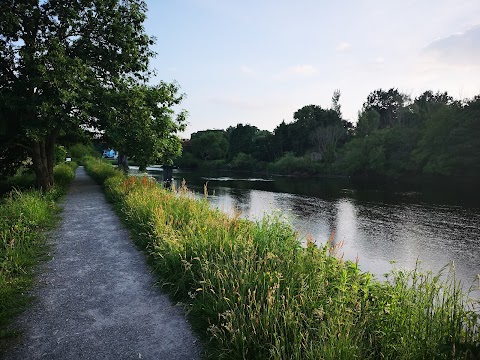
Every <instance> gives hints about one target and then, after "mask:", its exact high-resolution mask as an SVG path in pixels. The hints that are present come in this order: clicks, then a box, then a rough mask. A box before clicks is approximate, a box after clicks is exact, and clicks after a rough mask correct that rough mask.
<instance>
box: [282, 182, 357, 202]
mask: <svg viewBox="0 0 480 360" xmlns="http://www.w3.org/2000/svg"><path fill="white" fill-rule="evenodd" d="M274 185H275V190H276V191H277V192H284V193H289V194H299V195H308V196H315V197H319V198H322V199H330V198H336V197H338V196H340V194H341V192H342V189H343V188H345V187H347V185H348V180H345V179H327V178H293V177H275V183H274Z"/></svg>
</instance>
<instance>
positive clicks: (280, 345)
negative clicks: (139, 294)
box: [87, 161, 480, 359]
mask: <svg viewBox="0 0 480 360" xmlns="http://www.w3.org/2000/svg"><path fill="white" fill-rule="evenodd" d="M100 168H101V167H100V166H99V165H98V164H96V163H94V162H93V161H89V162H88V163H87V169H88V170H89V171H90V172H91V173H92V174H95V169H100ZM108 171H110V170H108ZM94 176H96V177H97V178H105V179H106V181H105V183H104V188H105V191H106V193H107V195H108V197H109V198H110V199H111V200H112V201H113V202H114V203H115V204H116V208H117V210H119V211H120V212H121V214H122V217H124V218H125V219H126V222H127V224H128V226H129V228H130V229H131V230H132V234H133V235H134V238H135V240H136V242H137V243H138V244H139V245H141V246H142V247H143V248H144V249H146V251H147V253H148V255H149V259H150V262H151V264H152V266H153V268H154V270H155V272H156V273H157V274H158V276H159V281H160V282H161V284H162V285H163V286H164V287H165V288H166V289H168V291H169V292H170V293H171V294H172V296H173V297H174V298H175V299H177V300H179V301H181V302H183V303H185V304H186V306H187V308H188V311H189V315H190V319H191V322H192V324H193V325H194V327H195V328H196V329H197V330H198V331H199V334H201V335H202V336H203V337H204V339H205V341H206V344H207V348H208V355H209V356H210V357H211V358H220V359H266V358H271V359H355V358H358V359H379V358H384V359H433V358H435V359H476V358H478V356H479V354H480V352H479V350H480V335H479V324H480V319H479V317H478V308H477V312H476V311H475V308H474V306H476V305H478V300H477V301H474V300H472V299H470V298H469V294H464V293H463V292H462V291H461V287H460V285H459V284H458V282H457V280H456V279H455V276H454V271H453V270H452V269H449V268H446V269H445V270H444V271H443V272H441V273H440V274H435V275H433V274H431V273H429V272H424V271H422V270H420V269H419V268H417V269H415V270H413V271H405V270H395V271H392V272H391V273H390V274H389V275H388V277H387V279H386V281H383V282H380V281H378V280H376V279H375V278H374V277H373V276H372V275H371V274H369V273H365V272H362V271H361V270H360V269H359V267H358V266H357V264H356V263H353V262H350V261H344V260H343V259H341V258H339V257H338V256H337V252H338V251H336V250H337V249H336V247H335V246H333V245H332V243H331V242H329V243H327V244H325V245H324V246H323V247H316V246H315V245H314V242H313V241H312V239H310V240H309V241H308V239H307V246H306V247H302V246H301V245H300V241H299V239H298V237H297V234H296V233H295V232H294V231H293V230H292V228H291V227H290V226H288V225H287V224H286V223H284V222H283V221H282V220H281V219H280V218H279V217H278V216H270V217H268V216H267V217H265V218H264V219H262V220H259V221H256V222H254V221H249V220H243V219H240V218H239V216H238V214H237V215H236V216H228V215H226V214H224V213H222V212H220V211H218V210H212V209H211V208H210V206H209V204H208V202H207V201H206V200H195V199H194V198H193V196H192V194H190V193H189V191H188V190H187V189H186V187H185V186H182V187H181V188H180V189H178V190H177V191H176V192H172V191H169V190H165V189H163V188H162V187H161V186H160V185H158V184H157V183H156V182H155V181H154V180H152V179H149V178H146V177H144V178H137V177H123V176H119V175H118V174H115V176H112V177H110V178H108V177H107V176H104V175H101V174H95V175H94Z"/></svg>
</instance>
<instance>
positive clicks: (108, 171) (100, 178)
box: [84, 157, 123, 184]
mask: <svg viewBox="0 0 480 360" xmlns="http://www.w3.org/2000/svg"><path fill="white" fill-rule="evenodd" d="M84 163H85V169H86V170H87V172H88V173H89V174H90V176H92V177H93V178H94V179H95V181H96V182H98V183H99V184H103V183H104V182H105V180H107V179H108V178H110V177H115V176H120V177H122V176H123V172H122V171H121V170H119V169H118V168H117V167H114V166H113V165H112V164H111V163H110V162H109V161H105V160H100V159H95V158H92V157H85V159H84Z"/></svg>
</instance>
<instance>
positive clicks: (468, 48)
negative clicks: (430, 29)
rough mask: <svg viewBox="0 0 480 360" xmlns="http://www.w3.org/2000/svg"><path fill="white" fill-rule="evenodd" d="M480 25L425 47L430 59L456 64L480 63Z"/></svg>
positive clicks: (463, 65) (462, 65) (473, 64)
mask: <svg viewBox="0 0 480 360" xmlns="http://www.w3.org/2000/svg"><path fill="white" fill-rule="evenodd" d="M479 44H480V25H477V26H475V27H472V28H470V29H468V30H467V31H465V32H461V33H455V34H452V35H449V36H447V37H444V38H441V39H438V40H435V41H433V42H431V43H430V44H429V45H427V46H426V47H425V48H424V49H423V54H424V55H426V56H427V57H429V58H430V59H432V60H434V61H437V62H440V63H443V64H447V65H454V66H461V67H466V66H474V67H477V66H479V65H480V46H479Z"/></svg>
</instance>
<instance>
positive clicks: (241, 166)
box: [230, 153, 261, 171]
mask: <svg viewBox="0 0 480 360" xmlns="http://www.w3.org/2000/svg"><path fill="white" fill-rule="evenodd" d="M230 167H231V168H232V169H234V170H252V171H253V170H259V168H260V167H261V166H260V163H259V162H258V161H257V160H256V159H254V158H253V156H252V155H250V154H244V153H239V154H237V156H235V157H234V158H233V160H232V162H231V163H230Z"/></svg>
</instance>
